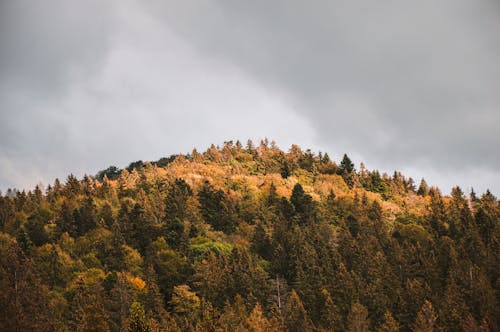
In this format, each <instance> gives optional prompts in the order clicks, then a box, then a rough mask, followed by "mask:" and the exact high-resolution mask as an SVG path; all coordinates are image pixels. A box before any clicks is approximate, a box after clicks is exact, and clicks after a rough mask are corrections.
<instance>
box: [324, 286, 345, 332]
mask: <svg viewBox="0 0 500 332" xmlns="http://www.w3.org/2000/svg"><path fill="white" fill-rule="evenodd" d="M322 294H323V296H324V297H325V302H324V303H323V306H322V310H321V318H320V322H321V325H322V326H323V327H324V328H325V329H326V330H328V331H333V330H339V331H340V330H342V327H343V322H342V316H341V315H340V312H339V309H338V307H337V306H336V305H335V303H334V302H333V299H332V297H331V296H330V293H328V291H327V290H326V289H324V290H323V291H322Z"/></svg>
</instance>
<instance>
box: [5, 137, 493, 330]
mask: <svg viewBox="0 0 500 332" xmlns="http://www.w3.org/2000/svg"><path fill="white" fill-rule="evenodd" d="M0 231H1V233H0V289H1V292H0V330H1V331H356V332H362V331H385V332H389V331H419V332H424V331H425V332H427V331H500V306H499V300H500V298H499V287H500V269H499V267H500V246H499V238H500V203H499V201H498V199H497V198H496V197H495V196H494V195H493V194H492V193H490V192H489V191H487V192H486V193H484V194H476V193H474V192H473V191H471V192H470V193H469V192H467V193H464V192H463V191H462V189H460V188H459V187H455V188H453V189H452V190H451V194H450V195H449V196H446V195H442V194H441V192H440V191H439V189H438V188H435V187H429V186H428V185H427V184H426V182H425V181H424V180H421V181H419V182H418V183H414V181H413V180H412V179H411V178H407V177H405V176H404V175H402V174H401V173H399V172H394V174H392V175H388V174H385V173H384V174H381V173H380V172H379V171H376V170H373V171H370V170H368V169H366V168H365V167H364V165H363V164H361V165H360V166H359V167H355V165H354V164H353V162H352V161H351V160H350V159H349V157H348V156H347V155H344V156H343V158H341V159H340V160H339V161H338V162H335V161H333V160H331V159H330V157H329V156H328V154H326V153H313V152H311V151H310V150H306V151H303V150H301V149H300V148H299V147H298V146H292V147H291V148H290V150H289V151H288V152H283V151H281V150H280V149H279V148H278V147H277V146H276V145H275V144H274V143H269V142H268V141H267V140H264V141H262V142H260V144H259V145H254V144H253V143H252V142H251V141H248V142H247V143H246V144H245V145H244V146H243V145H242V144H241V143H240V142H232V141H230V142H225V143H224V144H223V145H222V146H221V147H217V146H214V145H212V146H211V147H209V148H208V149H207V150H206V151H205V152H203V153H200V152H197V151H196V150H193V151H192V152H191V153H189V154H186V155H174V156H171V157H168V158H162V159H160V160H158V161H155V162H142V161H137V162H133V163H131V164H130V165H129V166H128V167H127V168H125V169H119V168H117V167H109V168H108V169H105V170H103V171H101V172H99V173H98V174H96V175H95V176H85V177H83V178H82V179H77V178H76V177H75V176H73V175H69V176H68V177H67V179H65V180H64V181H60V180H58V179H56V180H55V181H54V183H53V184H52V185H50V186H47V187H46V188H41V187H40V186H37V187H36V188H34V189H33V190H31V191H27V192H26V191H17V190H9V191H8V192H7V193H4V194H3V195H0Z"/></svg>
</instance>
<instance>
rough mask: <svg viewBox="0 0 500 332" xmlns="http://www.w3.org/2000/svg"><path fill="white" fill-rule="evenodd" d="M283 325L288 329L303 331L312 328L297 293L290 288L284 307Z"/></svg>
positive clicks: (292, 331) (296, 331) (295, 331)
mask: <svg viewBox="0 0 500 332" xmlns="http://www.w3.org/2000/svg"><path fill="white" fill-rule="evenodd" d="M285 325H286V327H287V329H288V331H291V332H303V331H310V330H312V323H311V321H310V320H309V318H308V317H307V312H306V309H304V305H303V304H302V301H301V300H300V298H299V295H297V293H296V292H295V290H293V289H292V292H291V293H290V297H289V298H288V303H287V305H286V309H285Z"/></svg>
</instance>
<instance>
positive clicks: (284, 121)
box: [0, 0, 500, 195]
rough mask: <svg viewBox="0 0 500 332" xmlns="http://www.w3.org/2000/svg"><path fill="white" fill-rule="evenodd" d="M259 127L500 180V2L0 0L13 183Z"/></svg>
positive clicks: (285, 142) (330, 146) (499, 184)
mask: <svg viewBox="0 0 500 332" xmlns="http://www.w3.org/2000/svg"><path fill="white" fill-rule="evenodd" d="M264 137H268V138H269V139H271V140H272V139H273V140H275V141H276V142H277V143H278V145H279V146H280V147H282V148H284V149H288V148H289V146H290V144H292V143H296V144H299V145H300V146H302V147H303V148H312V149H314V150H316V151H317V150H322V151H326V152H328V153H329V154H330V156H331V157H333V158H334V159H339V158H340V157H341V155H342V154H343V153H344V152H347V153H348V154H349V155H350V156H351V157H352V159H353V160H354V161H355V162H356V163H357V164H359V162H361V161H364V162H365V164H366V165H367V167H368V168H370V169H373V168H378V169H380V170H382V171H386V172H390V173H392V171H393V170H394V169H397V170H401V171H403V172H404V173H405V174H407V175H408V176H412V177H413V178H415V179H417V180H419V179H420V178H421V177H425V178H426V179H427V180H428V182H429V183H430V184H433V185H439V186H440V187H442V189H443V191H444V192H448V191H449V189H450V188H451V186H453V185H455V184H459V185H460V186H462V187H463V188H464V189H465V190H467V189H468V188H470V187H471V186H473V187H474V188H475V190H476V191H478V192H482V191H484V190H486V189H487V188H490V189H491V190H492V191H493V192H494V193H495V194H497V195H498V194H500V147H499V145H500V2H499V1H498V0H419V1H414V0H412V1H409V0H381V1H370V0H359V1H340V0H328V1H327V0H325V1H321V0H313V1H303V0H301V1H294V0H286V1H285V0H283V1H281V0H276V1H268V0H266V1H264V0H254V1H239V0H199V1H170V0H167V1H160V0H157V1H156V0H151V1H146V0H144V1H139V0H135V1H134V0H110V1H100V0H86V1H68V0H46V1H35V0H31V1H27V0H2V1H0V189H1V190H2V191H4V192H5V189H7V188H8V187H17V188H31V187H32V186H34V185H35V184H37V183H39V182H42V183H43V184H48V183H52V182H53V180H54V178H56V177H59V178H62V179H64V178H65V177H66V176H67V175H68V174H69V173H74V174H76V175H78V176H81V175H83V174H84V173H88V174H95V173H96V172H97V171H98V170H100V169H104V168H106V167H107V166H109V165H117V166H119V167H124V166H127V165H128V163H130V162H131V161H135V160H139V159H142V160H156V159H158V158H160V157H162V156H167V155H170V154H173V153H181V152H189V151H191V149H192V148H193V147H197V148H198V149H199V150H204V149H205V148H206V147H207V146H208V145H210V143H216V144H217V143H218V144H220V143H222V142H224V141H226V140H230V139H233V140H236V139H240V140H242V141H246V139H247V138H253V139H254V140H256V141H258V140H259V139H260V138H264Z"/></svg>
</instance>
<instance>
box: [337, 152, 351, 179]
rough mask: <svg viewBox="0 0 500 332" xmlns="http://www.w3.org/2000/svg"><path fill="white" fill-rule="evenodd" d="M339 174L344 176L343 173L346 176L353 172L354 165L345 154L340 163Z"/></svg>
mask: <svg viewBox="0 0 500 332" xmlns="http://www.w3.org/2000/svg"><path fill="white" fill-rule="evenodd" d="M339 172H340V174H344V172H345V173H348V174H349V173H352V172H354V164H353V163H352V161H351V159H349V157H348V156H347V154H345V153H344V157H342V161H341V162H340V166H339Z"/></svg>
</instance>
